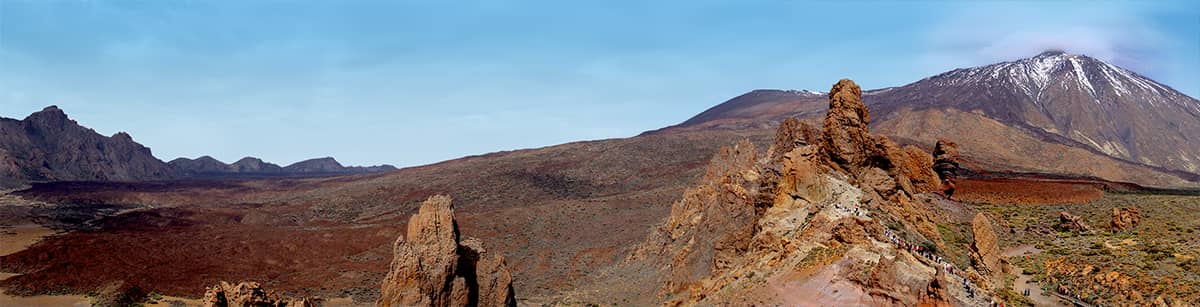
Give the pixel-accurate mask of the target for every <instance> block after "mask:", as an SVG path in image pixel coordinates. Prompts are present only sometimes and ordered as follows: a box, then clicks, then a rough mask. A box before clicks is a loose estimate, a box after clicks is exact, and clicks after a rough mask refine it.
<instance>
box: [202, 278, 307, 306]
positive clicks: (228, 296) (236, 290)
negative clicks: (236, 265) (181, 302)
mask: <svg viewBox="0 0 1200 307" xmlns="http://www.w3.org/2000/svg"><path fill="white" fill-rule="evenodd" d="M201 304H202V305H203V306H204V307H234V306H236V307H310V306H318V305H320V304H319V302H318V301H317V300H316V299H310V298H301V299H289V298H283V297H280V296H279V295H276V294H275V293H274V292H271V291H268V290H266V289H263V287H262V285H259V284H258V283H257V282H246V281H243V282H239V283H237V284H231V283H228V282H224V281H222V282H220V283H218V284H216V285H214V286H212V287H208V288H207V289H206V290H205V291H204V298H203V299H202V300H201Z"/></svg>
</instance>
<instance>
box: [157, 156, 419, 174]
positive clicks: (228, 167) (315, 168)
mask: <svg viewBox="0 0 1200 307" xmlns="http://www.w3.org/2000/svg"><path fill="white" fill-rule="evenodd" d="M168 164H169V165H170V166H171V167H172V168H173V169H175V171H177V172H178V173H180V174H184V175H187V176H233V175H250V176H305V175H340V174H362V173H378V172H387V171H394V170H396V167H394V166H391V165H386V164H384V165H378V166H343V165H342V164H341V163H339V162H338V161H337V160H334V159H333V158H330V157H325V158H317V159H309V160H304V161H300V162H296V163H293V164H291V165H288V166H286V167H280V166H279V165H276V164H274V163H270V162H265V161H263V160H262V159H259V158H255V157H245V158H242V159H241V160H238V161H237V162H234V163H233V164H225V163H224V162H221V161H218V160H217V159H214V158H212V157H209V156H203V157H199V158H196V159H188V158H177V159H175V160H171V162H169V163H168Z"/></svg>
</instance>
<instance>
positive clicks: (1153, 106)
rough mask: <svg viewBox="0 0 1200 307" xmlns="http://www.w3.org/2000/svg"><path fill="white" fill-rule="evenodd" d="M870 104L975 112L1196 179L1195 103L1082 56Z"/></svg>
mask: <svg viewBox="0 0 1200 307" xmlns="http://www.w3.org/2000/svg"><path fill="white" fill-rule="evenodd" d="M874 98H875V99H874V101H873V103H874V104H875V105H878V108H881V109H885V110H886V109H896V108H903V107H911V108H913V109H917V110H919V109H945V108H954V109H959V110H963V111H968V112H982V113H983V115H985V116H987V117H989V118H993V119H996V120H998V121H1000V122H1003V123H1006V124H1008V125H1012V126H1026V127H1030V128H1033V129H1036V130H1041V131H1045V132H1047V133H1050V134H1055V135H1060V136H1063V137H1066V138H1068V139H1071V140H1073V141H1076V142H1079V143H1080V144H1082V145H1084V146H1087V147H1090V148H1093V149H1096V150H1099V151H1101V152H1103V153H1105V154H1107V155H1109V156H1113V157H1117V158H1121V159H1125V160H1129V161H1134V162H1139V163H1144V164H1148V165H1154V166H1161V167H1165V168H1169V169H1175V170H1183V171H1188V172H1192V173H1200V101H1198V100H1196V99H1195V98H1191V97H1188V96H1187V95H1184V94H1183V93H1180V92H1178V91H1175V90H1174V89H1171V88H1170V87H1168V86H1165V85H1162V84H1160V83H1158V82H1155V81H1154V80H1150V79H1149V78H1146V77H1144V76H1142V75H1139V74H1137V73H1134V72H1132V71H1129V70H1126V69H1124V68H1120V67H1117V66H1115V65H1112V64H1108V63H1105V62H1103V61H1100V60H1097V59H1095V58H1091V57H1088V56H1084V55H1075V54H1068V53H1063V52H1058V51H1052V52H1045V53H1042V54H1039V55H1037V56H1035V57H1032V58H1026V59H1021V60H1017V61H1012V62H1004V63H999V64H993V65H987V66H981V67H974V68H966V69H956V70H953V71H949V72H946V73H943V74H939V75H936V76H933V77H929V78H926V79H923V80H921V81H917V82H914V83H912V84H909V85H905V86H903V87H899V88H896V89H895V90H892V91H888V92H886V93H881V94H880V95H875V96H874ZM885 112H886V111H885Z"/></svg>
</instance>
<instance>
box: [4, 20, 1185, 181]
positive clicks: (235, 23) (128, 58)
mask: <svg viewBox="0 0 1200 307" xmlns="http://www.w3.org/2000/svg"><path fill="white" fill-rule="evenodd" d="M1197 37H1200V4H1198V3H1195V2H1189V1H1176V2H1170V1H1163V2H1154V3H1145V2H1119V1H1107V2H1053V3H1042V2H1018V1H1005V2H990V3H958V2H901V3H889V2H872V1H862V2H853V3H839V2H815V3H806V2H756V3H753V4H746V3H744V2H727V3H721V2H708V1H700V2H695V1H680V2H655V3H639V2H620V3H614V2H597V3H591V4H580V3H562V2H555V1H530V2H522V3H521V4H512V3H504V2H500V1H470V2H459V3H455V4H444V3H441V2H436V1H430V2H425V1H415V2H403V3H395V2H384V1H355V2H352V3H342V2H318V3H304V4H297V3H295V2H273V1H262V2H259V1H252V2H241V1H222V2H216V1H213V2H205V1H147V2H117V1H23V0H0V116H3V117H10V118H23V117H25V116H26V115H28V114H29V113H32V112H35V111H38V110H41V109H42V108H43V107H45V106H48V105H58V106H59V107H61V108H62V109H64V110H65V111H66V112H67V113H68V114H69V115H70V116H71V117H72V118H73V119H75V120H77V121H79V122H80V123H81V124H83V125H85V126H88V127H91V128H94V129H96V130H97V131H98V132H100V133H102V134H105V135H111V134H113V133H115V132H118V131H127V132H129V133H130V134H131V135H133V137H134V139H135V140H137V141H138V142H140V143H142V144H144V145H146V146H148V147H150V148H152V149H153V150H154V153H155V155H156V156H157V157H159V158H160V159H163V160H171V159H174V158H176V157H180V156H184V157H193V158H194V157H197V156H201V155H211V156H213V157H216V158H218V159H220V160H222V161H225V162H233V161H236V160H237V159H239V158H241V157H243V156H255V157H259V158H262V159H264V160H267V161H270V162H274V163H278V164H281V165H287V164H289V163H292V162H296V161H300V160H303V159H307V158H314V157H323V156H333V157H336V158H337V159H338V160H339V161H341V162H342V163H343V164H347V165H375V164H385V163H386V164H393V165H396V166H400V167H403V166H412V165H420V164H426V163H431V162H436V161H441V160H446V159H453V158H457V157H461V156H465V155H472V154H481V153H486V152H493V151H498V150H509V149H518V148H528V147H540V146H548V145H554V144H559V143H565V142H571V141H578V140H589V139H601V138H614V137H627V136H631V135H635V134H637V133H640V132H642V131H646V130H651V129H656V128H660V127H664V126H668V125H671V124H675V123H678V122H680V121H683V120H685V119H687V118H688V117H690V116H692V115H695V114H697V113H699V112H701V111H703V110H705V109H707V108H709V107H711V106H713V105H716V104H717V103H720V102H722V101H724V100H726V99H728V98H731V97H734V96H736V95H739V94H742V93H745V92H747V91H749V90H753V89H758V88H780V89H811V90H819V91H827V90H828V87H829V85H830V84H832V82H833V81H834V80H837V79H840V78H845V77H852V78H854V79H855V80H856V81H858V83H859V84H861V85H862V86H863V87H864V88H881V87H887V86H899V85H903V84H906V83H909V82H913V81H916V80H918V79H920V78H924V77H927V76H930V75H933V74H936V73H940V72H943V71H947V70H950V69H954V68H959V67H969V66H977V65H984V64H990V63H994V62H999V61H1006V60H1013V59H1017V58H1022V57H1028V56H1032V55H1034V54H1037V53H1038V52H1040V51H1042V50H1046V49H1061V50H1065V51H1068V52H1071V53H1079V54H1087V55H1089V56H1093V57H1096V58H1099V59H1102V60H1105V61H1108V62H1110V63H1114V64H1117V65H1120V66H1123V67H1126V68H1129V69H1131V70H1134V71H1136V72H1138V73H1140V74H1143V75H1146V76H1148V77H1150V78H1152V79H1155V80H1157V81H1159V82H1162V83H1164V84H1166V85H1169V86H1171V87H1173V88H1175V89H1177V90H1179V91H1181V92H1184V93H1186V94H1188V95H1190V96H1193V97H1197V96H1200V69H1198V68H1200V40H1198V39H1196V38H1197Z"/></svg>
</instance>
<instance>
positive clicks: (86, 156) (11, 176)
mask: <svg viewBox="0 0 1200 307" xmlns="http://www.w3.org/2000/svg"><path fill="white" fill-rule="evenodd" d="M174 175H175V172H174V170H172V169H171V168H170V167H169V166H167V164H166V163H163V162H162V161H159V160H158V159H157V158H155V157H154V155H152V154H151V152H150V149H149V148H146V147H145V146H142V145H141V144H138V143H137V142H134V141H133V137H131V136H129V134H126V133H124V132H119V133H117V134H114V135H113V136H112V137H105V136H103V135H100V134H99V133H96V131H94V130H92V129H88V128H86V127H83V126H80V125H79V124H78V123H76V122H75V121H74V120H71V119H70V118H69V117H67V114H66V113H64V112H63V111H62V110H60V109H59V108H58V107H56V106H49V107H46V108H45V109H43V110H42V111H39V112H36V113H33V114H31V115H29V117H26V118H25V119H23V120H15V119H8V118H0V186H18V185H21V184H23V183H25V182H30V181H55V180H103V181H128V180H148V179H164V178H171V177H173V176H174Z"/></svg>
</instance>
